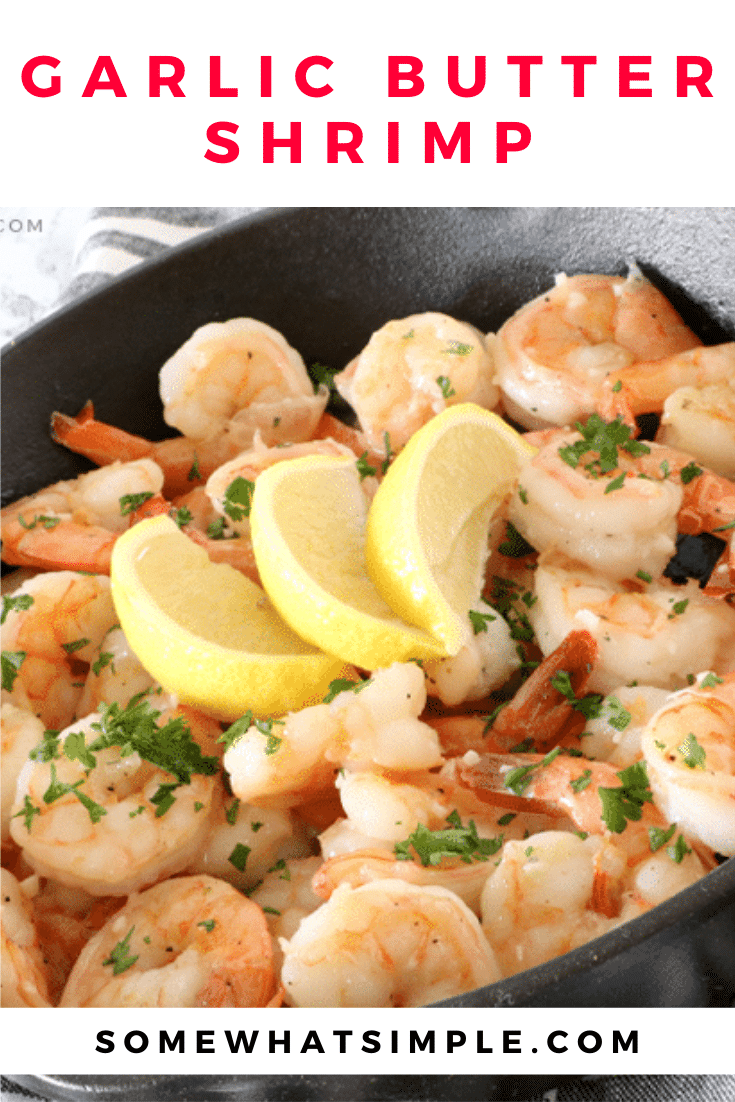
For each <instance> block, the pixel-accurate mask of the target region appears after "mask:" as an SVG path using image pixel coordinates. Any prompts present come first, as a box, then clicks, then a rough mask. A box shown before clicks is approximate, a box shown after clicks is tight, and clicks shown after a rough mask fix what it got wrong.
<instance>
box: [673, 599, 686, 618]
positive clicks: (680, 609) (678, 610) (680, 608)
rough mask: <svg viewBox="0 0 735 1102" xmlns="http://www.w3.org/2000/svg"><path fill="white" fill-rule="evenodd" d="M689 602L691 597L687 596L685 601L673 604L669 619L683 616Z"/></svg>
mask: <svg viewBox="0 0 735 1102" xmlns="http://www.w3.org/2000/svg"><path fill="white" fill-rule="evenodd" d="M688 604H689V598H688V597H687V598H686V599H685V600H683V601H675V602H674V604H673V605H672V606H671V612H670V613H669V620H673V619H674V617H675V616H681V615H682V614H683V613H684V612H686V608H687V605H688Z"/></svg>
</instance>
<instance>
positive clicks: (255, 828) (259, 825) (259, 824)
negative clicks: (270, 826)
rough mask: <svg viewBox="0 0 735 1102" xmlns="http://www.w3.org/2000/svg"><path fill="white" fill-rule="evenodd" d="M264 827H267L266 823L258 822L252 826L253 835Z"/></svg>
mask: <svg viewBox="0 0 735 1102" xmlns="http://www.w3.org/2000/svg"><path fill="white" fill-rule="evenodd" d="M264 825H265V824H264V823H261V822H259V821H256V822H254V823H251V824H250V829H251V830H252V832H253V834H257V833H258V831H259V830H260V828H261V827H262V826H264Z"/></svg>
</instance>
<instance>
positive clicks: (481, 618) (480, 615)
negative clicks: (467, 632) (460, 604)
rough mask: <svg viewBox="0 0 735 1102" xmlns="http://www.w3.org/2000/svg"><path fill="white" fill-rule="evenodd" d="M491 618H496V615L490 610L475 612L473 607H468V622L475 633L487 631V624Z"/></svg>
mask: <svg viewBox="0 0 735 1102" xmlns="http://www.w3.org/2000/svg"><path fill="white" fill-rule="evenodd" d="M493 620H497V616H493V614H492V613H491V612H475V610H474V608H471V609H470V623H471V624H472V630H473V632H474V633H475V635H479V634H480V633H481V632H483V631H487V625H488V624H490V623H492V622H493Z"/></svg>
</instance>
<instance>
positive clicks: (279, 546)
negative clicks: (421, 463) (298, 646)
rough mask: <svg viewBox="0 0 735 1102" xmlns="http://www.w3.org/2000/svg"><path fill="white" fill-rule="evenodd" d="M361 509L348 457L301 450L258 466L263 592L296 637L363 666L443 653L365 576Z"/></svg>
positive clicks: (256, 509)
mask: <svg viewBox="0 0 735 1102" xmlns="http://www.w3.org/2000/svg"><path fill="white" fill-rule="evenodd" d="M366 515H367V503H366V499H365V495H364V494H363V492H362V489H361V486H360V476H359V474H358V472H357V467H356V465H355V461H354V460H352V459H350V458H349V457H346V458H344V459H343V458H341V457H340V458H335V457H331V456H318V455H310V456H303V457H302V458H300V459H292V460H286V461H284V462H281V463H277V464H275V465H274V466H273V467H270V468H269V469H268V470H265V471H263V472H262V474H260V475H259V476H258V479H257V482H256V483H255V492H254V494H253V505H252V510H251V513H250V527H251V534H252V540H253V550H254V552H255V561H256V563H257V564H258V571H259V573H260V576H261V578H262V581H263V585H264V586H265V589H266V592H267V593H268V595H269V597H270V599H271V600H272V601H273V604H274V605H275V606H276V608H277V609H278V611H279V612H280V614H281V616H283V618H284V620H286V621H287V622H288V623H289V624H290V625H291V627H292V628H293V629H294V631H296V632H298V634H299V635H300V636H302V637H303V638H304V639H308V640H309V641H310V642H311V643H314V644H315V645H318V646H320V647H321V648H322V649H323V650H325V651H328V652H329V653H330V654H335V655H337V656H338V657H339V658H341V659H343V660H344V661H345V662H351V663H354V665H356V666H360V667H362V668H363V669H368V670H374V669H378V668H379V667H381V666H387V665H390V664H391V663H392V662H405V661H408V660H409V659H410V658H421V659H423V658H437V657H440V656H442V655H443V654H445V653H446V652H445V650H444V647H443V646H442V644H441V642H440V641H438V640H436V639H433V638H432V637H431V636H430V635H428V634H427V633H426V632H424V631H421V630H419V629H417V628H415V627H413V626H411V625H410V624H407V623H405V622H404V621H403V620H401V619H400V617H398V616H397V615H396V614H395V612H394V610H393V609H392V608H391V607H390V606H389V605H388V604H386V602H385V601H384V600H383V598H382V597H381V596H380V593H379V592H378V590H377V589H376V587H375V585H374V584H373V582H372V581H371V580H370V577H369V576H368V572H367V568H366V564H365V523H366Z"/></svg>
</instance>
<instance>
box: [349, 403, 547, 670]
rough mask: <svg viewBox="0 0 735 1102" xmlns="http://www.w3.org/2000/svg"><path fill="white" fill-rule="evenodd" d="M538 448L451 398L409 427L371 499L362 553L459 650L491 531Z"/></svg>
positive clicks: (399, 608)
mask: <svg viewBox="0 0 735 1102" xmlns="http://www.w3.org/2000/svg"><path fill="white" fill-rule="evenodd" d="M535 451H536V449H535V448H533V447H532V446H531V445H530V444H527V443H526V442H525V441H524V440H523V438H522V437H521V436H520V435H519V434H518V433H517V432H516V431H515V430H514V429H512V428H511V427H510V425H508V424H506V422H505V421H503V420H501V418H500V417H498V416H496V414H494V413H490V412H488V411H487V410H485V409H482V408H481V407H480V406H476V405H473V404H471V403H464V404H461V405H456V406H451V407H450V408H449V409H446V410H444V412H443V413H440V414H439V415H438V416H437V417H434V418H433V419H432V420H431V421H429V422H427V424H425V425H424V426H423V428H421V429H419V431H418V432H417V433H415V434H414V436H412V437H411V439H410V440H409V442H408V444H407V445H406V447H405V448H404V449H403V451H402V452H401V453H400V454H399V455H398V457H397V458H396V459H395V461H394V462H393V464H392V466H391V467H390V468H389V469H388V472H387V474H386V476H385V478H384V479H383V481H382V483H381V485H380V487H379V489H378V492H377V494H376V495H375V498H374V500H373V503H372V505H371V507H370V515H369V517H368V523H367V534H366V545H365V554H366V560H367V567H368V572H369V574H370V577H371V578H372V579H373V581H374V582H375V586H376V588H377V589H378V591H379V592H380V594H381V596H382V597H383V598H384V600H385V601H387V603H388V604H389V605H390V606H391V608H394V609H395V610H396V612H397V613H399V615H401V616H402V617H403V618H404V619H405V620H407V621H409V623H412V624H417V625H418V626H420V627H422V628H424V630H425V631H427V632H429V633H430V634H431V635H433V636H435V637H436V638H437V639H440V640H441V641H442V643H443V644H444V646H445V648H446V651H447V653H449V654H457V652H458V651H459V649H460V648H461V646H462V644H463V643H464V642H465V641H466V639H467V638H468V636H469V633H470V624H469V619H468V615H467V614H468V611H469V609H470V608H471V607H472V605H473V604H474V602H475V601H476V600H477V598H478V596H479V594H480V592H481V589H482V584H483V572H484V568H485V562H486V559H487V536H488V528H489V525H490V521H491V519H492V517H493V514H494V513H495V512H496V510H497V509H498V507H499V506H500V505H501V504H502V502H503V499H504V498H505V496H506V494H507V493H508V492H509V490H510V489H511V487H512V485H513V482H514V480H515V478H516V476H517V474H518V470H519V467H520V465H521V462H522V461H523V460H524V459H525V458H527V457H528V456H532V455H533V454H534V453H535Z"/></svg>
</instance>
